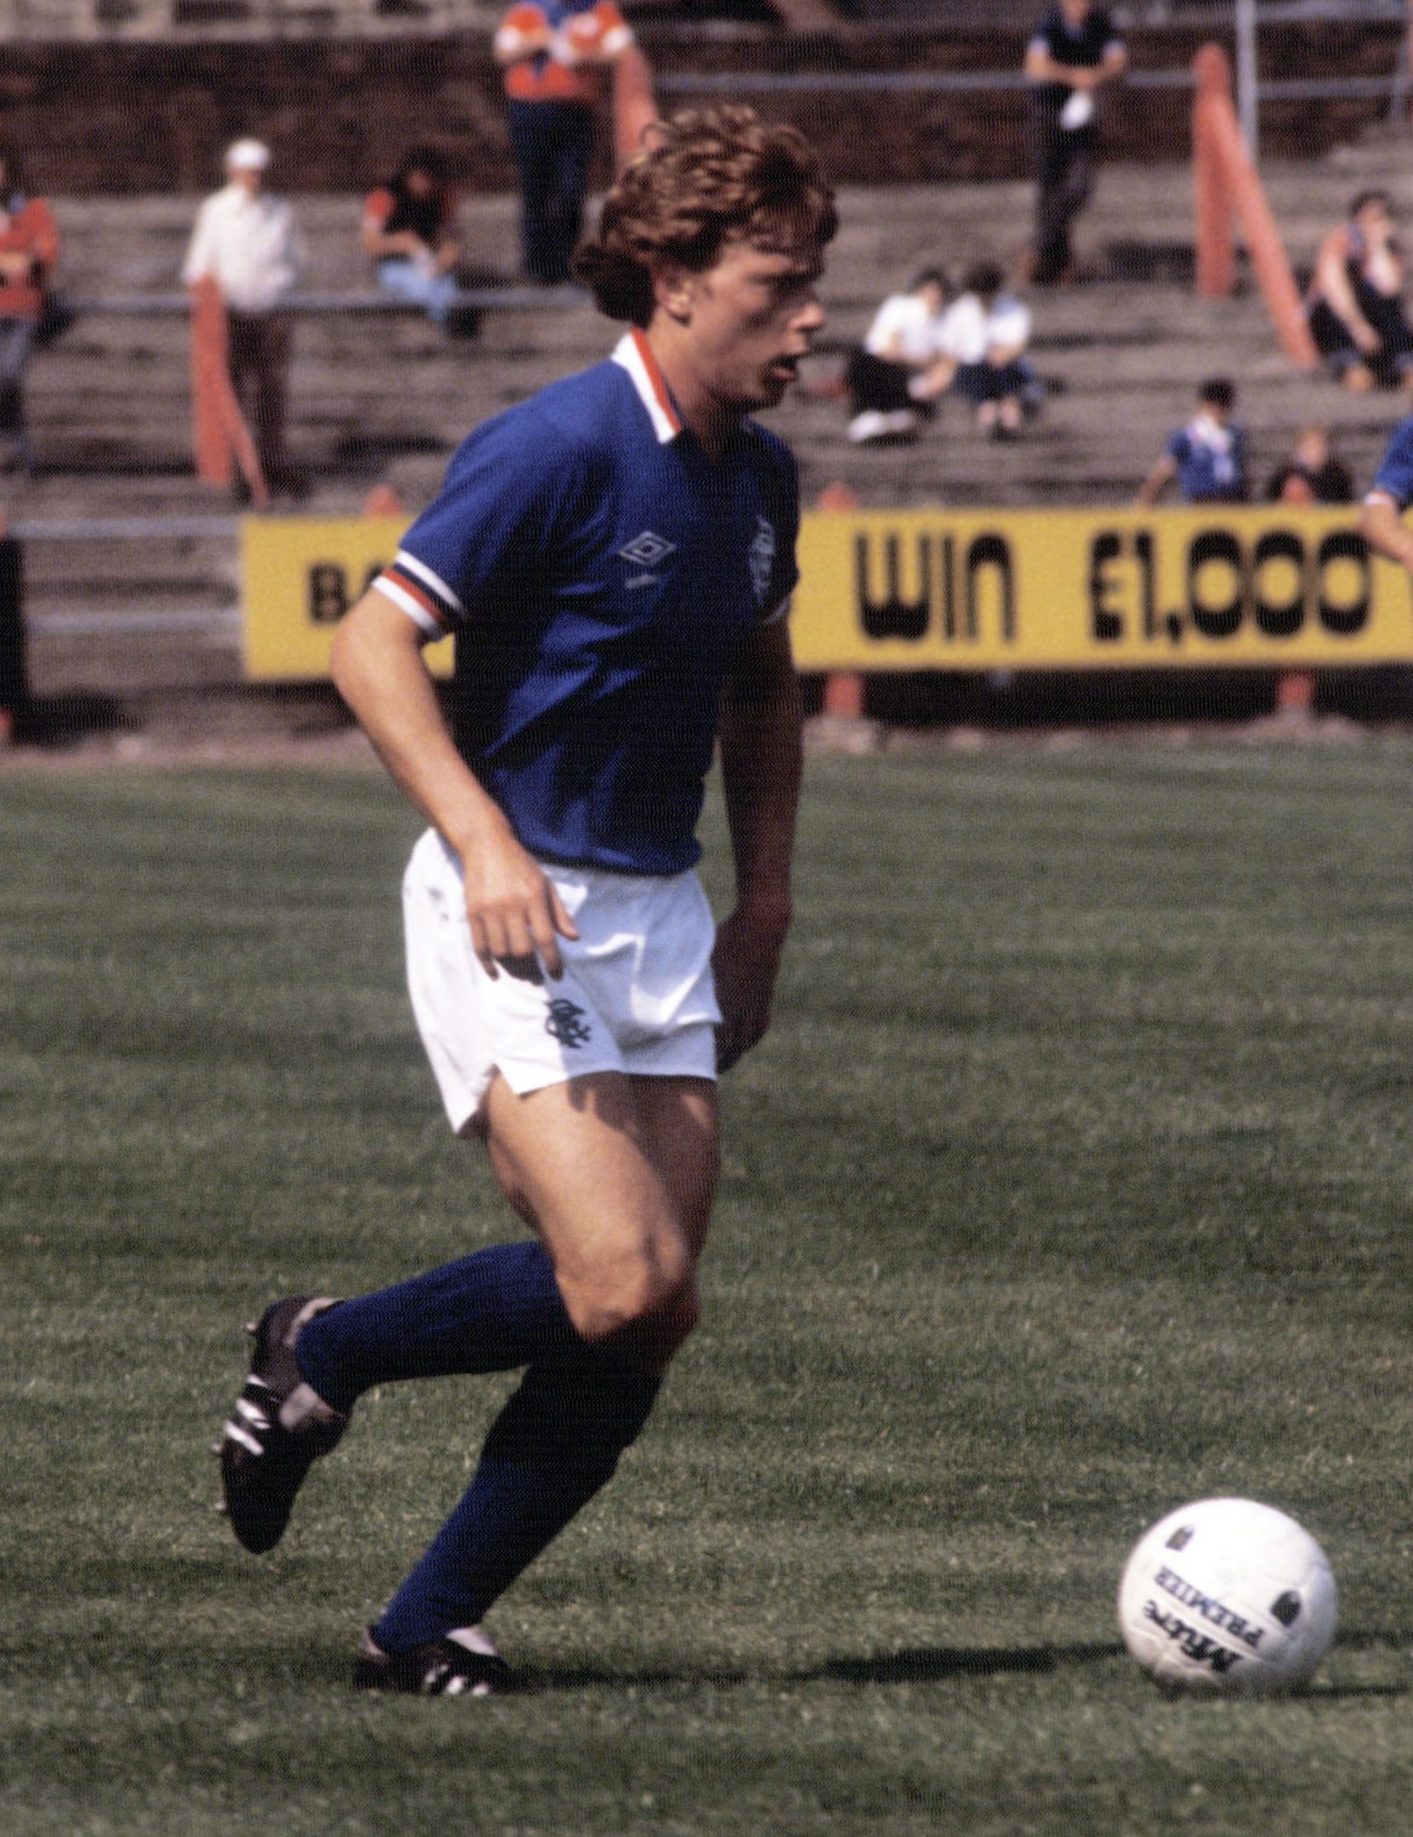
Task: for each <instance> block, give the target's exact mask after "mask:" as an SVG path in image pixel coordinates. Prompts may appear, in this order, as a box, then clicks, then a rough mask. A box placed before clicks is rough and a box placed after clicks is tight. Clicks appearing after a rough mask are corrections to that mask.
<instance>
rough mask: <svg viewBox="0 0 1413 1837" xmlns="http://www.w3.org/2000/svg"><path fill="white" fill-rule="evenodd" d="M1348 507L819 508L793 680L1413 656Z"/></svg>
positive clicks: (1395, 570) (1402, 591)
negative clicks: (822, 674) (832, 673)
mask: <svg viewBox="0 0 1413 1837" xmlns="http://www.w3.org/2000/svg"><path fill="white" fill-rule="evenodd" d="M1356 518H1357V512H1356V511H1354V510H1352V509H1349V508H1343V509H1337V510H1334V509H1318V510H1317V509H1306V508H1303V507H1293V506H1286V505H1277V504H1271V505H1260V506H1256V505H1207V506H1202V507H1191V508H1188V507H1184V508H1181V509H1166V508H1164V509H1158V510H1112V511H1094V510H1061V511H1042V510H1032V511H1027V510H1021V511H990V512H988V511H958V512H953V511H948V510H918V511H908V512H889V511H868V512H861V513H842V514H829V515H825V514H818V515H815V516H811V517H807V518H806V519H805V527H804V529H803V531H802V533H801V543H800V567H801V582H800V587H799V590H798V592H797V594H796V598H795V610H794V613H793V614H792V618H791V626H792V630H793V632H794V635H795V647H796V653H797V655H798V658H799V662H800V667H801V668H802V669H806V670H837V669H853V670H868V669H875V670H909V669H931V670H975V669H981V670H994V669H1010V670H1028V669H1038V670H1090V669H1105V668H1109V669H1112V668H1120V669H1125V670H1148V669H1155V668H1171V667H1176V666H1182V665H1187V666H1200V667H1201V668H1204V669H1213V668H1226V667H1228V666H1237V665H1262V666H1265V667H1267V668H1271V667H1275V668H1282V667H1288V666H1296V667H1301V668H1307V667H1308V668H1315V667H1321V666H1330V665H1337V664H1374V663H1392V662H1413V593H1410V583H1409V579H1408V576H1407V575H1406V574H1405V572H1404V570H1403V569H1402V568H1399V567H1396V566H1394V565H1393V564H1392V563H1391V562H1386V561H1383V560H1380V559H1378V558H1376V557H1374V556H1371V555H1370V553H1369V551H1368V548H1367V546H1366V545H1365V543H1364V542H1363V540H1362V539H1361V538H1360V537H1359V535H1358V534H1357V533H1356V531H1355V522H1356Z"/></svg>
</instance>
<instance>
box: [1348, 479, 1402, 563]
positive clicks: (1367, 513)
mask: <svg viewBox="0 0 1413 1837" xmlns="http://www.w3.org/2000/svg"><path fill="white" fill-rule="evenodd" d="M1359 534H1360V535H1361V536H1362V537H1363V538H1364V540H1365V541H1366V542H1367V543H1368V545H1369V547H1370V548H1371V549H1373V550H1374V551H1375V553H1376V554H1379V555H1386V556H1387V557H1388V559H1389V560H1390V561H1396V562H1398V563H1399V564H1400V565H1401V566H1402V567H1405V568H1407V569H1408V570H1409V571H1410V572H1413V530H1410V529H1409V528H1408V527H1407V525H1406V524H1405V523H1404V521H1403V513H1402V510H1401V509H1400V507H1399V505H1398V504H1396V503H1395V502H1394V500H1393V498H1391V497H1389V496H1387V495H1386V494H1385V493H1384V492H1382V491H1371V492H1370V493H1369V495H1368V497H1367V498H1365V500H1364V508H1363V510H1362V511H1361V512H1360V513H1359Z"/></svg>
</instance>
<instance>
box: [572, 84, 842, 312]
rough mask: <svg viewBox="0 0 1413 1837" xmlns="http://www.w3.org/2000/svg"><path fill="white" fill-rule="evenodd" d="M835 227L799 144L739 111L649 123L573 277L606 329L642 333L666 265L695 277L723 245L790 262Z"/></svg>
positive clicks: (830, 202) (693, 112) (812, 160)
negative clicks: (658, 274) (621, 324)
mask: <svg viewBox="0 0 1413 1837" xmlns="http://www.w3.org/2000/svg"><path fill="white" fill-rule="evenodd" d="M838 227H839V217H838V212H837V211H836V210H835V207H834V193H833V190H832V188H831V187H830V185H829V183H828V181H827V180H826V179H825V177H824V175H823V172H822V171H821V169H820V164H819V159H818V156H817V155H816V153H815V151H814V149H813V148H812V147H811V146H810V144H809V142H808V141H807V140H806V139H805V137H804V135H803V134H801V133H799V132H798V131H797V130H796V129H794V128H792V127H786V126H784V125H783V124H780V123H773V122H766V121H762V119H761V118H760V116H759V115H757V114H756V112H755V110H754V109H751V108H746V107H743V106H741V105H739V104H729V105H726V106H722V107H717V108H702V109H683V110H682V111H681V113H680V114H676V115H673V116H672V117H671V119H670V120H668V121H660V122H655V123H654V125H653V126H652V127H651V128H650V129H649V130H648V132H647V134H646V135H645V136H644V145H643V148H642V150H641V151H640V152H638V153H637V154H635V155H634V157H633V158H632V160H631V161H630V162H629V164H628V165H627V167H626V168H625V169H624V171H623V172H622V173H621V174H620V176H619V178H618V181H617V183H616V184H615V185H614V186H613V188H612V190H611V191H610V192H609V194H608V196H607V197H606V198H605V200H604V206H603V210H602V212H601V214H600V216H599V222H598V228H597V230H596V232H595V234H594V235H593V236H592V237H591V238H590V239H589V240H588V241H587V242H585V243H584V244H582V245H581V247H580V248H579V250H578V252H577V253H576V255H575V257H574V273H575V275H576V276H577V278H578V279H579V280H581V281H582V282H583V283H584V285H585V286H586V287H589V288H591V289H592V290H593V295H594V299H595V300H596V302H597V303H598V306H599V310H600V311H601V312H604V313H606V314H607V315H608V317H609V318H610V319H626V320H628V321H630V323H632V324H634V325H639V326H646V325H647V323H648V321H649V320H650V319H651V318H652V314H653V305H654V300H653V274H654V271H655V270H656V269H657V268H658V267H659V266H660V265H661V264H662V263H663V262H665V261H671V262H676V263H678V264H680V265H681V266H682V267H684V268H689V269H692V270H695V271H696V272H698V273H700V272H702V271H704V270H705V269H707V268H710V267H711V266H712V265H713V263H714V262H715V261H716V259H717V257H718V255H719V254H720V252H721V248H722V245H723V243H726V242H735V241H739V242H749V243H752V244H754V245H755V246H756V247H757V248H761V249H772V250H780V251H781V252H782V253H786V254H793V253H794V252H795V251H796V250H799V249H802V248H821V247H823V245H824V244H825V243H827V242H829V241H830V240H831V239H832V238H833V236H834V233H835V231H836V230H837V229H838Z"/></svg>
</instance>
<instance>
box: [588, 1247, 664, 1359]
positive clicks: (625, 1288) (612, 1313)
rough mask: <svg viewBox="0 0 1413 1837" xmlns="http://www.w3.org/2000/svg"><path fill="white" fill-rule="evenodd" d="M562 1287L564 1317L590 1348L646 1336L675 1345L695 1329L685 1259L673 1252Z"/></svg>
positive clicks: (640, 1258) (644, 1256)
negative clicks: (564, 1308) (611, 1341)
mask: <svg viewBox="0 0 1413 1837" xmlns="http://www.w3.org/2000/svg"><path fill="white" fill-rule="evenodd" d="M563 1286H564V1305H565V1307H566V1309H567V1310H568V1313H569V1318H570V1319H571V1320H572V1321H573V1323H574V1325H575V1327H576V1328H577V1330H578V1332H579V1333H580V1334H581V1336H582V1337H583V1338H584V1339H586V1340H588V1341H590V1342H591V1343H592V1344H602V1343H603V1342H605V1341H609V1340H614V1339H618V1338H630V1337H635V1336H645V1335H646V1336H649V1337H651V1338H653V1339H654V1340H655V1341H656V1340H659V1339H662V1340H669V1339H670V1340H672V1341H673V1343H674V1345H680V1344H681V1342H682V1341H683V1340H684V1339H686V1337H687V1335H688V1334H689V1333H690V1332H691V1330H692V1328H693V1327H694V1326H695V1325H696V1319H697V1298H696V1283H695V1280H694V1279H693V1271H692V1263H691V1259H690V1258H689V1257H688V1256H687V1254H686V1252H685V1250H680V1251H679V1250H677V1249H676V1248H675V1247H674V1249H673V1250H672V1251H671V1252H670V1253H669V1254H667V1255H666V1256H657V1255H654V1256H648V1255H643V1256H639V1257H636V1258H634V1259H633V1261H632V1262H631V1263H630V1264H627V1265H623V1264H619V1265H618V1266H616V1267H614V1268H613V1269H611V1270H605V1271H604V1272H603V1273H602V1275H601V1276H600V1277H598V1278H590V1279H588V1280H581V1281H579V1282H572V1283H568V1284H564V1285H563Z"/></svg>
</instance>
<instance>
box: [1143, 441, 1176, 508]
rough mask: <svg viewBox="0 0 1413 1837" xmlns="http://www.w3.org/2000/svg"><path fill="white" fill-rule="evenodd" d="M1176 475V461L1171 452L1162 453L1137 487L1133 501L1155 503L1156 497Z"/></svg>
mask: <svg viewBox="0 0 1413 1837" xmlns="http://www.w3.org/2000/svg"><path fill="white" fill-rule="evenodd" d="M1176 477H1177V461H1176V460H1175V459H1174V458H1173V456H1172V454H1171V453H1164V455H1163V457H1162V458H1161V459H1160V460H1159V461H1158V463H1157V464H1156V465H1155V466H1154V467H1153V470H1152V471H1151V472H1150V473H1149V474H1148V476H1147V478H1145V479H1144V481H1143V483H1142V484H1141V485H1140V486H1139V487H1138V495H1137V497H1136V498H1135V499H1134V503H1135V504H1156V503H1157V502H1158V499H1159V498H1160V497H1162V495H1163V493H1164V492H1165V491H1166V490H1167V488H1168V486H1169V485H1170V484H1171V483H1172V482H1173V480H1174V479H1175V478H1176Z"/></svg>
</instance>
